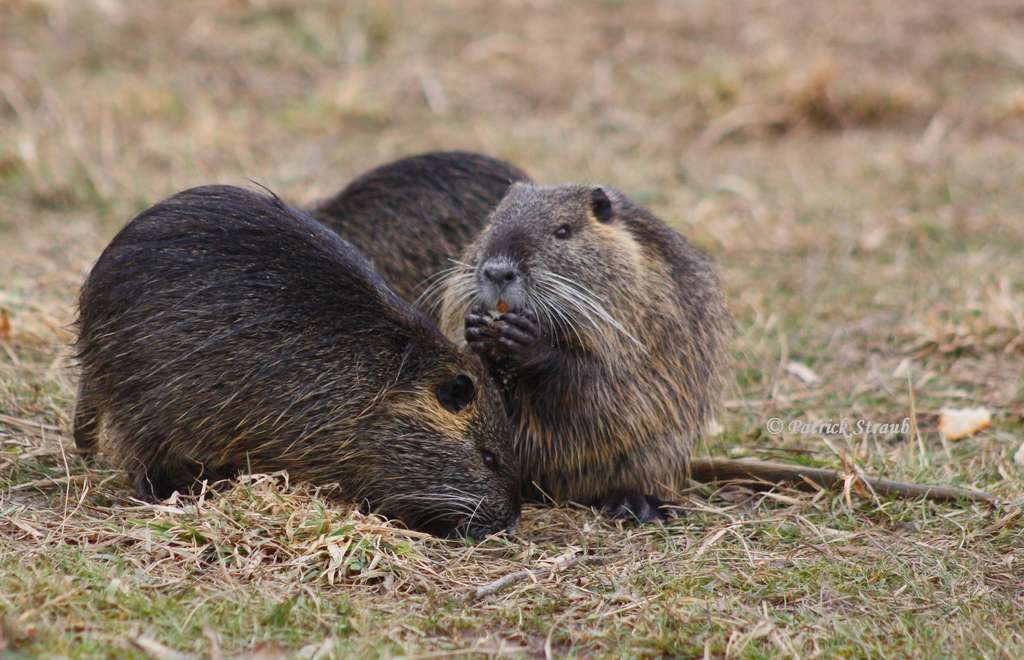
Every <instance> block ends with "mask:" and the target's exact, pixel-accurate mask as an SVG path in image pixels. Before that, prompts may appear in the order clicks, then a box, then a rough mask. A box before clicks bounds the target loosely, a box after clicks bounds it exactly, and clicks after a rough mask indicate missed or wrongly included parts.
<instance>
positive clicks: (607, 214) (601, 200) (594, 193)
mask: <svg viewBox="0 0 1024 660" xmlns="http://www.w3.org/2000/svg"><path fill="white" fill-rule="evenodd" d="M590 212H591V213H593V214H594V217H595V218H597V221H598V222H601V223H604V224H608V223H609V222H611V221H612V219H613V218H614V217H615V209H613V208H612V200H610V199H608V193H606V192H605V191H604V188H601V187H597V188H592V189H591V190H590Z"/></svg>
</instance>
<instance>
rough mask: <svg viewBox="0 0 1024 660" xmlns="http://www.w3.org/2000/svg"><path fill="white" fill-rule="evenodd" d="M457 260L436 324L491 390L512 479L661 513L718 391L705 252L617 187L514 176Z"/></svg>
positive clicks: (720, 304) (645, 514)
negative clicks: (511, 447) (509, 451)
mask: <svg viewBox="0 0 1024 660" xmlns="http://www.w3.org/2000/svg"><path fill="white" fill-rule="evenodd" d="M462 262H463V263H464V264H465V268H464V269H463V270H462V271H460V272H457V273H453V274H451V275H450V276H449V277H448V280H447V283H446V290H445V293H444V299H443V305H442V311H441V324H442V329H443V330H444V331H445V332H446V334H448V336H449V337H450V338H452V339H454V340H456V341H465V342H466V343H468V345H469V346H470V347H472V348H473V349H474V350H475V351H477V352H478V353H479V354H480V355H481V357H483V359H484V361H485V362H486V363H487V364H488V366H489V368H490V369H491V371H492V374H493V375H494V376H495V378H496V380H498V382H499V383H501V385H502V387H503V388H504V393H505V397H506V404H507V408H508V410H509V413H510V415H511V417H512V420H513V424H514V426H515V427H516V431H517V436H516V449H517V454H518V456H519V460H520V463H521V467H522V469H523V479H524V484H528V483H532V484H533V485H534V486H535V487H536V489H538V490H539V491H540V493H539V494H541V495H542V496H545V497H549V498H552V499H554V500H556V501H575V502H580V503H585V504H598V505H602V506H603V507H604V508H605V509H606V510H608V511H609V512H611V513H612V514H613V515H617V516H621V517H636V518H640V519H643V520H654V519H660V518H661V517H662V514H661V512H659V510H658V507H659V506H660V505H661V504H662V503H663V502H664V501H666V500H668V501H671V500H673V499H677V498H678V494H679V492H680V491H681V490H682V489H683V488H684V487H685V486H686V480H687V476H688V466H689V459H690V453H691V449H692V447H693V445H694V442H695V440H696V439H697V438H698V437H699V436H700V434H701V433H702V432H703V430H704V429H705V427H706V426H707V424H708V423H709V421H710V420H711V418H712V415H713V414H714V410H715V407H716V404H717V403H718V400H719V398H720V392H721V388H722V380H723V368H724V360H725V355H724V349H723V347H724V343H725V337H726V335H727V333H728V331H729V329H730V328H731V324H732V322H731V318H730V316H729V314H728V311H727V309H726V306H725V304H724V301H723V298H722V295H721V292H720V286H719V282H718V278H717V275H716V273H715V271H714V268H713V266H712V264H711V262H710V260H709V258H708V257H707V256H706V255H704V254H703V253H702V252H701V251H700V250H698V249H697V248H695V247H693V246H692V245H691V244H690V243H689V242H687V241H686V239H684V238H683V237H682V236H681V235H679V234H678V233H677V232H675V231H673V230H672V229H671V228H669V227H668V226H667V225H665V224H664V223H663V222H662V221H661V220H659V219H657V218H656V217H655V216H654V215H652V214H651V213H649V212H648V211H646V210H645V209H643V208H641V207H639V206H638V205H636V204H634V203H633V202H632V201H630V200H629V198H628V197H626V196H625V195H624V194H622V193H620V192H617V191H614V190H612V189H609V188H603V187H591V186H577V185H568V186H557V187H541V186H534V185H530V184H516V185H514V186H513V187H512V188H511V189H510V190H509V192H508V194H507V195H506V197H505V198H504V199H503V200H502V202H501V204H500V205H499V206H498V207H497V208H496V210H495V211H494V212H493V214H492V215H491V217H490V220H489V222H488V224H487V226H486V227H485V228H484V229H483V231H482V232H481V234H480V235H479V236H478V238H477V239H476V240H475V241H473V242H472V243H471V244H470V245H469V246H468V247H467V248H466V250H465V253H464V254H463V256H462ZM494 310H497V311H494ZM534 494H535V495H536V494H537V493H534Z"/></svg>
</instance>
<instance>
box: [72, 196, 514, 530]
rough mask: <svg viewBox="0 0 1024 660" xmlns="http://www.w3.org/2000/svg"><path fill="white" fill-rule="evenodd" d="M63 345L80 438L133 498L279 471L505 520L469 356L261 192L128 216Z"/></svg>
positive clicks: (443, 512) (404, 502) (362, 496)
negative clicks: (121, 476)
mask: <svg viewBox="0 0 1024 660" xmlns="http://www.w3.org/2000/svg"><path fill="white" fill-rule="evenodd" d="M77 349H78V359H79V362H80V364H81V369H82V375H81V383H80V386H79V400H78V404H77V407H76V411H75V439H76V443H77V444H78V446H79V447H80V448H81V449H83V450H87V451H89V450H96V449H98V448H102V449H104V450H107V451H109V452H110V453H111V454H112V455H113V456H114V457H115V458H116V459H117V460H118V461H119V462H120V464H121V465H123V466H124V468H125V469H126V470H127V472H128V474H129V476H130V478H131V480H132V482H133V484H134V487H135V489H136V493H137V495H138V496H139V497H141V498H144V499H147V500H155V499H162V498H164V497H166V496H168V495H170V494H171V492H173V491H174V490H178V491H186V490H188V489H189V488H190V487H191V486H192V485H193V484H194V483H195V482H196V480H198V479H204V478H206V479H209V480H211V481H212V480H215V479H219V478H223V477H230V476H232V475H233V474H236V473H238V472H240V471H277V470H288V472H289V473H290V475H291V476H292V478H295V479H298V480H304V481H309V482H313V483H315V484H321V485H336V486H337V488H338V491H337V494H338V495H339V496H340V497H342V498H344V499H347V500H350V501H354V502H360V503H364V504H366V505H368V507H369V508H370V509H372V510H375V511H378V512H380V513H382V514H384V515H387V516H391V517H395V518H398V519H400V520H402V521H404V522H405V523H406V524H408V525H409V526H411V527H413V528H417V529H423V530H425V531H430V532H433V533H436V534H451V533H455V532H458V533H469V534H472V535H474V536H480V535H485V534H488V533H491V532H494V531H498V530H501V529H505V528H507V527H509V526H510V525H513V524H514V523H515V521H516V519H517V517H518V513H519V484H518V472H517V469H516V464H515V460H514V457H513V456H512V453H511V452H512V450H511V429H510V427H509V424H508V420H507V417H506V415H505V412H504V410H503V404H502V400H501V397H500V395H499V393H498V392H497V391H496V389H495V388H494V386H493V385H492V384H491V383H490V381H489V379H488V377H487V375H486V373H485V371H484V367H483V366H482V365H481V364H480V361H479V359H478V358H476V357H475V356H473V355H472V354H468V353H466V352H464V351H460V350H458V349H457V348H456V346H454V345H453V344H452V343H451V342H449V341H448V340H446V339H445V338H444V336H443V335H442V334H441V333H440V331H439V330H438V328H437V327H436V325H435V324H434V323H433V322H431V321H430V320H429V319H428V318H427V317H426V316H425V315H424V314H422V313H421V312H419V311H418V310H416V309H414V308H413V307H412V306H410V305H409V304H407V303H406V302H404V301H403V300H401V299H400V298H399V297H398V296H396V295H395V294H394V293H393V292H392V291H390V290H389V289H388V288H387V286H386V285H385V284H384V282H383V281H382V280H381V278H380V276H379V275H378V274H376V273H375V272H374V271H373V269H372V267H371V266H370V264H369V263H368V262H367V261H366V259H365V258H364V257H362V256H361V255H360V254H359V252H358V251H357V250H356V249H355V248H353V247H352V246H351V245H350V244H348V243H346V242H345V241H343V240H341V239H340V238H339V237H338V236H337V235H336V234H334V233H333V232H331V231H329V230H327V229H326V228H324V227H323V226H322V225H320V223H318V222H317V221H315V220H314V219H312V218H311V217H309V216H308V215H306V214H305V213H302V212H300V211H296V210H294V209H291V208H289V207H288V206H286V205H285V204H284V203H283V202H281V201H280V200H279V199H277V198H276V197H269V196H264V195H259V194H255V193H252V192H249V191H245V190H241V189H238V188H232V187H227V186H210V187H203V188H195V189H191V190H187V191H185V192H182V193H179V194H177V195H174V196H173V197H171V198H169V199H167V200H165V201H163V202H161V203H159V204H157V205H156V206H154V207H152V208H150V209H149V210H147V211H145V212H143V213H142V214H140V215H139V216H138V217H136V218H135V219H134V220H133V221H132V222H131V223H129V224H128V225H127V226H126V227H125V228H124V229H123V230H122V231H121V232H120V233H119V234H118V235H117V237H115V238H114V240H113V241H112V242H111V244H110V245H109V246H108V247H107V248H106V249H105V250H104V252H103V254H102V255H101V256H100V258H99V260H98V262H97V264H96V265H95V267H94V268H93V269H92V272H91V273H90V275H89V277H88V279H87V280H86V283H85V285H84V286H83V288H82V292H81V296H80V301H79V338H78V343H77Z"/></svg>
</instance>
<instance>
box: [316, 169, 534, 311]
mask: <svg viewBox="0 0 1024 660" xmlns="http://www.w3.org/2000/svg"><path fill="white" fill-rule="evenodd" d="M529 180H530V179H529V177H528V176H527V175H526V173H525V172H523V171H522V170H520V169H519V168H517V167H515V166H514V165H510V164H509V163H506V162H503V161H500V160H497V159H495V158H491V157H489V156H484V155H482V154H475V153H469V152H465V151H442V152H433V153H427V154H421V155H417V156H410V157H407V158H402V159H400V160H396V161H394V162H391V163H387V164H385V165H381V166H380V167H377V168H375V169H372V170H370V171H368V172H366V173H365V174H362V175H360V176H359V177H357V178H356V179H355V180H354V181H352V183H350V184H349V185H347V186H346V187H345V188H344V189H343V190H342V191H341V192H339V193H338V194H337V195H335V196H334V197H332V198H330V199H328V200H326V201H324V202H322V203H320V204H318V205H317V206H315V207H314V208H313V209H312V210H311V213H312V214H313V215H314V216H316V218H317V219H319V220H320V221H321V222H322V223H324V224H325V225H327V226H328V227H329V228H331V229H333V230H334V231H336V232H337V233H338V235H340V236H342V237H343V238H344V239H345V240H347V241H349V242H351V243H352V244H353V245H355V246H356V247H357V248H359V250H360V251H362V252H363V254H365V255H366V256H367V257H368V258H369V259H370V261H371V262H373V265H374V268H376V269H377V271H378V272H379V273H380V274H381V276H382V277H383V278H384V279H385V281H387V282H388V284H389V285H390V286H391V288H392V289H393V290H394V291H395V292H396V293H398V294H399V295H400V296H402V297H403V298H405V299H406V300H416V299H417V298H418V297H419V296H420V295H421V294H423V293H424V292H425V286H426V283H427V282H428V281H429V280H431V279H432V278H435V277H436V276H437V275H438V274H439V273H442V272H443V271H446V270H448V269H451V268H453V267H454V264H453V262H452V260H453V259H456V258H458V257H459V256H460V255H461V254H462V250H463V248H464V247H465V246H466V245H467V244H469V243H470V242H471V241H472V240H473V239H474V238H475V237H476V235H477V234H478V233H479V231H480V229H481V228H482V227H483V226H484V224H485V223H486V222H487V217H488V215H489V214H490V212H491V211H492V210H494V208H495V207H496V206H497V205H498V202H500V201H501V198H502V197H504V195H505V192H506V191H507V190H508V187H509V186H510V185H512V183H514V182H517V181H529Z"/></svg>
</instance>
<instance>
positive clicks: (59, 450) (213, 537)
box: [0, 0, 1024, 657]
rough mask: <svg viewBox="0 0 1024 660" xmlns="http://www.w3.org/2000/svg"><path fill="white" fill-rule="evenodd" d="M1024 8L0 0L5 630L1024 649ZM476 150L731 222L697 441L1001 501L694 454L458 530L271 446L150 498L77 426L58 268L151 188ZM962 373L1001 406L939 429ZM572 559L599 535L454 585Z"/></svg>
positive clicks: (619, 645) (398, 643) (343, 649)
mask: <svg viewBox="0 0 1024 660" xmlns="http://www.w3.org/2000/svg"><path fill="white" fill-rule="evenodd" d="M1022 29H1024V13H1022V12H1021V10H1020V9H1019V7H1018V6H1017V3H1015V2H1010V1H1009V0H1003V1H1001V0H985V1H984V2H981V3H963V2H955V1H954V0H942V1H940V2H929V3H891V2H882V1H881V0H872V1H870V2H860V3H838V4H837V3H818V2H813V1H811V0H806V1H804V0H801V1H799V2H787V3H776V2H757V3H753V2H736V1H730V2H685V3H684V2H669V1H667V0H666V1H655V0H643V1H640V2H630V3H623V2H614V1H605V2H594V3H571V4H570V3H558V2H553V1H548V0H531V1H524V2H500V3H490V2H482V1H481V2H476V1H471V2H462V1H459V2H455V1H454V0H452V1H450V2H438V3H429V4H427V3H393V2H371V1H369V0H366V1H363V0H358V1H354V2H346V3H331V2H325V1H318V2H305V3H298V2H291V1H286V0H217V1H215V2H202V3H200V2H195V1H193V2H181V3H136V2H128V1H127V0H81V1H74V2H72V1H70V0H13V1H8V2H5V3H3V4H0V208H2V211H0V621H2V622H3V623H2V625H0V651H4V650H6V651H7V652H15V653H23V654H26V655H34V654H49V655H61V654H67V655H101V656H102V655H120V654H124V653H135V654H148V655H152V656H163V657H173V655H174V654H175V653H186V654H197V655H211V656H217V655H224V656H231V655H233V654H239V653H242V654H244V653H252V652H254V650H257V649H259V650H261V651H262V652H263V653H265V654H268V655H273V654H282V653H290V654H299V655H304V656H314V655H317V654H321V655H336V656H341V655H353V654H371V655H393V654H408V655H428V654H432V653H453V652H462V653H479V654H496V653H502V652H508V653H511V652H522V653H526V654H531V655H545V654H548V655H571V654H576V655H617V656H635V655H683V656H688V655H712V656H723V655H727V656H732V655H744V656H756V657H761V656H801V657H802V656H816V655H834V654H841V655H850V656H868V655H888V656H906V655H913V656H934V657H939V656H949V655H975V656H985V657H1017V656H1019V655H1021V653H1022V652H1024V624H1022V620H1024V578H1022V577H1021V576H1022V575H1024V523H1022V520H1021V514H1020V508H1019V505H1014V504H1012V503H1014V502H1019V501H1020V498H1021V497H1022V496H1024V483H1022V475H1024V466H1022V465H1020V463H1019V462H1015V461H1014V455H1015V453H1016V452H1017V451H1018V448H1019V447H1020V446H1021V444H1022V443H1024V380H1022V373H1024V260H1022V259H1021V254H1022V250H1024V220H1022V218H1024V188H1022V187H1021V185H1020V181H1021V180H1022V175H1024V169H1022V168H1024V166H1022V161H1021V159H1020V146H1021V145H1020V142H1021V139H1022V137H1024V112H1022V111H1021V107H1022V104H1021V100H1020V99H1021V98H1022V94H1024V47H1022V46H1021V42H1020V39H1019V35H1020V34H1021V30H1022ZM455 147H461V148H470V149H476V150H481V151H485V152H488V153H491V154H494V155H497V156H500V157H504V158H508V159H510V160H512V161H514V162H516V163H518V164H520V165H522V166H523V167H525V168H526V169H528V170H529V171H530V172H531V173H533V174H534V175H535V176H536V177H537V178H538V179H540V180H543V181H549V182H563V181H568V180H583V181H588V180H599V181H604V182H608V183H611V184H614V185H616V186H618V187H620V188H622V189H624V190H626V191H627V192H629V193H630V194H631V195H633V196H634V197H635V198H637V199H638V200H640V201H642V202H643V203H645V204H647V205H649V206H650V207H651V208H653V209H654V210H655V211H656V212H657V213H658V214H660V215H661V216H662V217H664V218H665V219H667V220H669V221H670V222H672V223H674V224H675V226H677V227H678V228H679V229H680V230H682V231H684V232H685V233H686V234H687V235H689V236H690V237H691V238H692V239H693V240H695V241H696V242H697V243H699V244H700V245H702V246H703V247H705V248H706V249H708V250H709V251H710V252H711V253H713V254H714V255H715V257H716V258H717V259H718V261H719V263H720V265H721V268H722V271H723V275H724V280H725V283H726V288H727V294H728V298H729V300H730V304H731V307H732V309H733V311H734V313H735V314H736V316H737V319H738V321H739V326H740V330H739V333H738V336H737V338H736V341H735V350H734V355H735V362H736V382H735V386H734V387H732V388H731V391H730V393H729V397H728V398H729V401H728V404H727V407H726V410H725V411H724V412H723V415H722V419H721V423H722V426H723V432H722V433H721V434H720V435H718V436H716V437H714V438H710V439H708V440H707V442H706V447H704V450H705V451H709V452H716V453H728V454H749V455H756V456H762V457H772V458H776V459H780V460H792V461H800V462H805V463H811V464H816V465H817V464H821V465H827V466H831V467H837V468H842V466H843V461H844V460H847V461H854V462H856V463H857V464H858V465H860V466H861V467H862V468H863V469H864V470H866V471H868V472H871V473H877V474H882V475H885V476H893V477H897V478H903V479H914V480H921V481H928V480H930V481H942V482H950V483H958V484H964V485H974V486H978V487H982V488H985V489H988V490H990V491H992V492H993V493H995V494H997V495H998V496H999V497H1001V498H1002V499H1004V500H1006V501H1008V502H1011V505H1010V506H1008V507H1006V508H1004V509H998V510H987V509H982V508H977V507H954V506H936V505H931V504H924V503H916V502H895V501H875V500H872V499H870V498H868V499H851V500H847V499H846V498H844V497H842V496H837V495H836V494H830V493H813V494H808V493H801V492H796V491H789V490H776V491H773V492H771V493H768V494H764V493H755V492H752V491H748V490H745V489H743V488H739V487H733V488H729V489H723V490H711V489H706V488H699V489H696V490H695V491H694V492H693V493H689V494H687V496H686V501H685V502H684V505H685V506H684V508H685V509H686V510H687V511H688V512H689V515H687V516H686V517H684V518H682V519H680V520H679V521H677V522H676V523H674V524H672V525H670V526H667V527H664V528H653V527H644V528H633V527H628V526H627V527H622V526H617V525H614V524H612V523H609V522H607V521H604V520H602V519H600V518H599V517H598V516H597V515H596V514H594V513H593V512H591V511H587V510H576V509H568V508H563V509H529V510H527V511H526V512H525V515H524V520H523V523H522V526H521V530H520V532H519V533H518V534H517V535H516V536H515V537H496V538H492V539H489V540H487V541H485V542H483V543H481V544H477V545H467V544H461V543H453V542H444V541H438V540H435V539H430V538H424V537H421V536H419V535H416V534H410V533H409V532H406V531H403V530H401V529H398V528H397V527H395V526H393V525H391V524H390V523H387V522H385V521H381V520H377V519H375V518H365V517H362V516H360V515H359V514H358V513H356V512H353V511H350V510H349V508H348V507H345V506H343V505H338V504H337V503H332V502H330V501H329V500H327V499H325V498H324V496H323V494H321V493H316V492H314V491H312V490H309V489H308V488H305V487H303V486H301V485H292V486H289V485H287V484H285V482H284V481H283V479H282V478H281V477H279V476H277V477H256V478H253V479H251V480H248V481H245V482H243V483H241V484H239V485H238V486H236V487H235V488H234V489H232V490H230V491H229V492H228V493H226V494H224V495H220V496H217V497H213V496H211V497H205V498H201V499H200V500H198V501H186V500H182V501H179V502H174V503H169V504H167V505H165V506H157V507H152V506H142V505H140V504H139V503H137V502H132V501H131V500H129V499H127V490H126V489H125V487H124V485H123V483H122V482H121V480H120V477H119V475H117V474H116V473H113V472H110V471H109V470H106V469H105V468H104V467H103V466H102V465H87V464H85V463H84V462H83V461H82V460H81V459H80V458H78V457H76V456H74V455H72V454H69V453H68V452H69V448H70V446H71V445H70V443H69V441H68V438H67V429H68V426H69V415H70V412H71V408H72V403H73V393H74V382H75V374H74V372H73V370H72V369H70V368H69V366H68V364H67V357H68V349H67V344H68V342H69V340H70V339H71V332H70V329H69V325H70V323H71V321H72V319H73V314H74V299H75V294H76V291H77V288H78V286H79V284H80V283H81V281H82V278H83V277H84V275H85V273H86V272H87V270H88V268H89V266H90V264H91V263H92V261H93V260H94V259H95V258H96V256H97V255H98V253H99V251H100V250H101V249H102V247H103V245H104V244H105V242H106V241H107V240H109V238H110V237H111V236H112V235H113V233H114V232H115V231H116V230H117V229H118V228H119V227H120V226H121V225H122V224H123V223H124V222H126V221H127V220H128V219H129V218H130V217H131V216H132V214H133V213H135V212H136V211H138V210H140V209H141V208H144V207H145V206H148V205H149V204H152V203H153V202H155V201H157V200H159V199H160V198H162V197H164V196H166V195H168V194H170V193H173V192H175V191H177V190H180V189H182V188H185V187H187V186H191V185H196V184H201V183H211V182H225V183H234V184H240V185H248V183H247V179H250V178H251V179H254V180H256V181H259V182H260V183H263V184H266V185H268V186H270V187H271V188H273V189H274V190H275V191H277V192H278V193H279V194H281V195H282V196H284V197H286V198H288V199H291V200H294V201H307V200H313V199H315V198H318V197H320V196H323V195H326V194H329V193H331V192H333V191H334V190H336V189H337V188H339V187H340V186H341V185H342V184H343V183H344V182H345V181H346V180H347V179H348V178H349V177H351V176H352V175H354V174H356V173H357V172H359V171H361V170H364V169H366V168H367V167H369V166H371V165H374V164H377V163H379V162H382V161H384V160H387V159H389V158H393V157H396V156H399V155H403V154H408V153H412V152H417V151H423V150H427V149H434V148H455ZM791 361H796V362H800V363H801V364H804V365H807V366H809V367H810V368H811V369H813V371H814V372H815V373H816V374H817V375H818V377H819V380H818V381H817V382H814V383H807V382H804V381H803V380H801V379H800V378H799V377H798V376H797V375H795V374H794V373H793V372H792V371H787V370H786V369H785V366H786V365H787V363H789V362H791ZM947 405H953V406H973V405H984V406H988V407H989V408H991V409H992V410H993V412H994V424H993V427H992V429H990V430H988V431H985V432H983V433H981V434H979V435H977V436H974V437H972V438H969V439H967V440H963V441H961V442H958V443H953V444H949V443H943V442H942V440H941V439H940V438H939V436H938V433H937V430H936V428H937V413H938V411H939V409H940V408H941V407H943V406H947ZM911 412H913V413H914V415H915V416H916V421H917V428H918V429H919V431H920V437H917V436H916V435H914V434H911V437H904V436H892V437H849V438H842V437H827V438H826V437H820V436H807V435H794V434H790V433H786V434H783V435H782V436H781V437H777V436H772V435H770V434H767V433H765V431H764V424H765V421H766V420H767V419H769V418H771V417H781V418H783V419H787V420H789V419H806V420H821V419H828V418H840V417H847V418H851V419H857V418H866V419H869V420H872V421H879V422H885V421H896V420H901V419H902V418H904V417H906V416H908V415H910V414H911ZM1021 460H1024V458H1022V459H1021ZM570 556H572V557H584V558H592V557H599V558H600V561H599V562H590V561H580V562H578V563H575V564H573V565H571V566H567V567H565V568H562V569H557V570H552V571H550V572H541V573H538V574H536V575H534V576H533V577H532V578H529V579H525V580H522V581H519V582H516V583H514V584H512V585H510V586H508V587H507V588H506V589H504V590H502V591H499V592H498V593H496V594H493V595H489V596H486V597H485V598H482V599H480V600H478V601H475V602H469V600H468V598H467V595H468V594H470V593H472V592H473V590H474V589H476V588H478V587H480V586H481V585H484V584H487V583H489V582H491V581H493V580H496V579H499V578H500V577H502V576H504V575H508V574H510V573H515V572H517V571H522V570H527V569H537V568H542V569H544V568H551V567H553V566H554V567H557V566H560V565H562V563H564V562H565V560H566V558H567V557H570Z"/></svg>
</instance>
